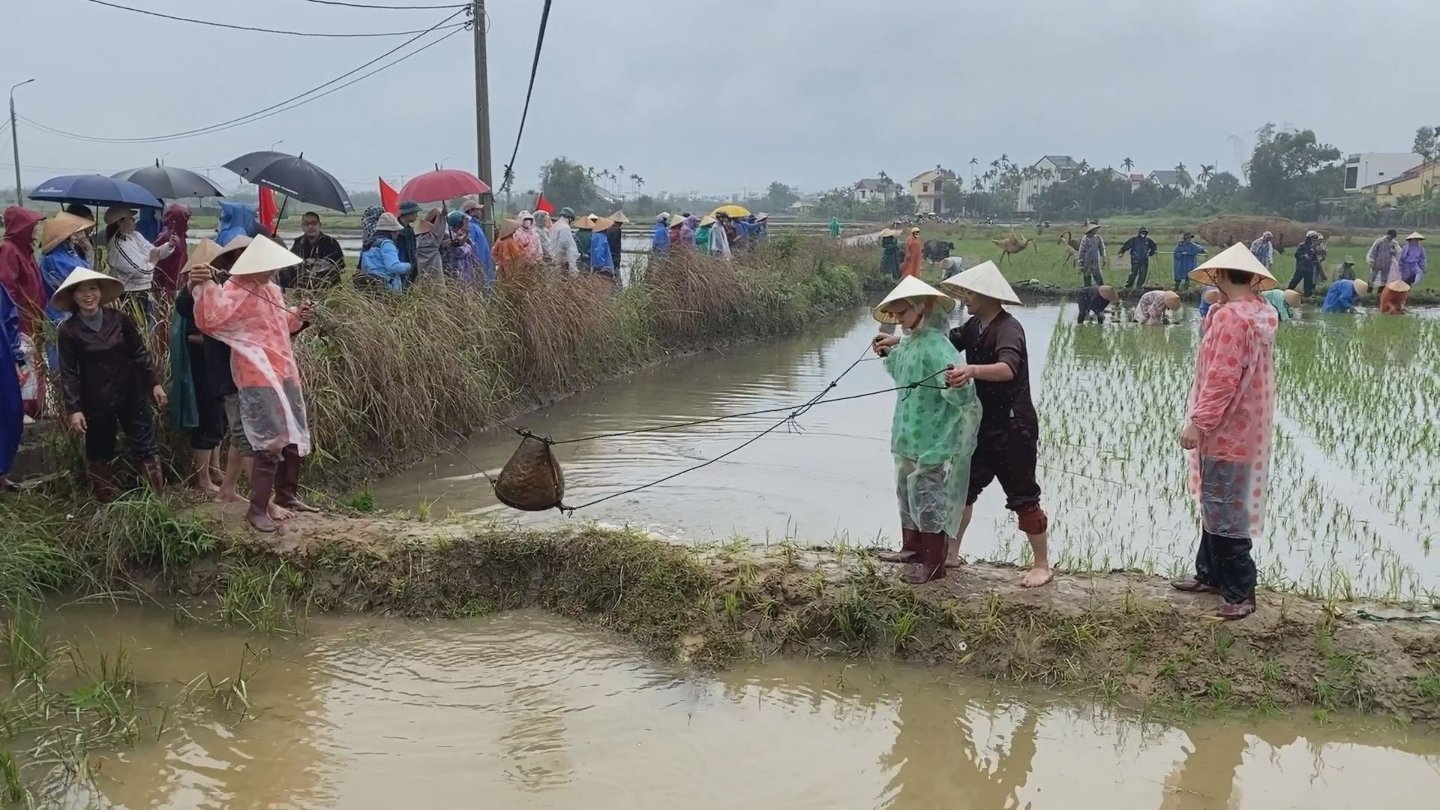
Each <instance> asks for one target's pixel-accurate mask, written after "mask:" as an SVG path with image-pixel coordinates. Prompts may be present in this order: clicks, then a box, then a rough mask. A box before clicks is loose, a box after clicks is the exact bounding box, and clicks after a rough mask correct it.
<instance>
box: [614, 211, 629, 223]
mask: <svg viewBox="0 0 1440 810" xmlns="http://www.w3.org/2000/svg"><path fill="white" fill-rule="evenodd" d="M610 219H611V221H613V222H618V223H620V224H621V225H629V224H630V218H629V217H627V216H625V212H624V211H616V212H615V213H613V214H611V215H610Z"/></svg>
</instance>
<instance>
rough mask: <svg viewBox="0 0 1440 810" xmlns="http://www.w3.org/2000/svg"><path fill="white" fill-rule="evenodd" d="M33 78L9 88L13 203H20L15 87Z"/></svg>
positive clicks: (31, 80)
mask: <svg viewBox="0 0 1440 810" xmlns="http://www.w3.org/2000/svg"><path fill="white" fill-rule="evenodd" d="M33 81H35V80H34V79H26V80H25V81H23V82H20V83H19V84H17V85H15V87H11V88H10V147H11V151H12V152H13V154H14V155H15V204H16V205H20V204H21V203H20V128H19V127H17V126H16V125H15V89H16V88H17V87H24V86H25V85H27V84H29V83H30V82H33Z"/></svg>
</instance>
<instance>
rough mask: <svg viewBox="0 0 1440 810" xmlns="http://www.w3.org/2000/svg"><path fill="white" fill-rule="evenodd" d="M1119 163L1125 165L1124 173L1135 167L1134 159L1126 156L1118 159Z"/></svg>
mask: <svg viewBox="0 0 1440 810" xmlns="http://www.w3.org/2000/svg"><path fill="white" fill-rule="evenodd" d="M1120 165H1121V166H1124V167H1125V173H1126V174H1129V173H1130V171H1131V170H1132V169H1134V168H1135V161H1133V160H1131V159H1130V158H1128V157H1127V158H1125V159H1124V160H1122V161H1120Z"/></svg>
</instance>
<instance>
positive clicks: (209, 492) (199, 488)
mask: <svg viewBox="0 0 1440 810" xmlns="http://www.w3.org/2000/svg"><path fill="white" fill-rule="evenodd" d="M195 491H196V492H199V493H200V494H201V495H204V496H205V497H207V498H213V497H215V496H216V495H219V494H220V487H218V486H215V484H214V482H212V481H211V480H210V479H209V478H206V479H205V480H203V481H200V482H199V483H197V484H196V485H195Z"/></svg>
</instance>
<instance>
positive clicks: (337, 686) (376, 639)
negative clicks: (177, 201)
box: [49, 607, 1440, 810]
mask: <svg viewBox="0 0 1440 810" xmlns="http://www.w3.org/2000/svg"><path fill="white" fill-rule="evenodd" d="M51 628H52V630H54V631H56V632H57V634H59V635H60V636H62V637H64V638H67V639H69V640H70V641H71V642H72V643H75V644H76V645H77V646H78V647H80V648H81V649H82V651H85V650H91V649H94V648H95V647H97V646H99V647H100V648H102V649H106V650H112V651H113V650H114V648H115V645H116V644H117V643H119V644H123V645H125V647H126V648H127V649H128V650H129V652H130V658H131V660H132V661H133V664H134V667H135V670H136V672H135V674H136V677H137V679H138V682H139V684H140V694H141V698H142V702H146V703H148V704H149V705H155V704H159V703H161V702H164V701H166V700H167V699H169V698H170V697H172V696H173V695H175V694H176V693H177V691H179V688H180V685H181V684H184V683H187V682H190V681H192V680H193V679H195V678H196V677H197V676H199V675H201V674H202V673H205V672H207V671H208V673H209V674H210V675H211V676H212V678H214V679H215V680H220V679H221V678H225V677H233V676H234V675H235V674H236V672H238V671H239V670H240V665H241V661H242V658H244V659H246V660H251V661H253V657H252V656H250V655H249V654H247V652H246V648H247V645H249V646H250V648H251V649H252V650H259V651H260V652H261V660H260V663H259V664H258V665H257V664H254V663H251V664H249V665H247V666H246V668H245V674H246V681H245V686H246V689H247V692H248V699H249V705H250V708H249V712H248V716H246V717H245V718H244V719H241V718H240V716H239V714H238V713H237V712H236V711H232V710H228V709H226V708H224V707H222V706H221V705H219V704H218V702H217V701H215V700H213V699H211V698H207V697H206V696H205V695H203V694H197V695H195V696H192V698H191V699H190V700H189V701H188V703H187V704H186V705H185V706H183V707H180V708H177V709H173V710H172V713H171V715H170V717H169V722H168V729H167V730H166V731H165V732H164V733H162V734H160V735H159V738H158V739H154V738H153V737H152V738H151V739H149V740H146V741H143V742H141V743H140V744H139V745H138V746H137V747H135V748H133V749H127V750H123V751H116V752H106V753H103V754H100V755H99V756H98V759H97V764H98V765H99V771H98V775H97V780H96V782H95V785H94V787H93V789H88V790H79V789H75V788H70V789H67V790H65V800H64V802H63V804H65V805H66V806H70V807H77V808H78V807H96V806H102V807H111V806H113V807H121V808H230V807H284V808H331V807H335V808H346V809H347V810H368V809H369V808H376V809H377V810H379V809H381V808H385V809H387V810H388V808H393V807H408V806H413V805H414V803H415V800H416V799H417V798H422V797H423V799H422V804H423V806H425V807H434V808H461V807H486V808H554V809H555V810H568V808H575V810H610V808H614V809H615V810H632V809H633V808H650V807H654V808H675V807H685V808H733V807H754V808H769V807H795V808H830V807H835V808H868V807H876V808H896V809H899V808H914V810H932V808H938V807H957V808H977V810H978V809H979V808H984V809H985V810H991V808H1002V807H1028V808H1032V810H1044V808H1090V807H1094V808H1113V807H1125V808H1156V809H1157V810H1159V809H1162V808H1163V809H1164V810H1180V809H1181V808H1192V809H1194V810H1200V809H1201V808H1215V809H1216V810H1221V809H1222V808H1264V810H1276V809H1277V808H1289V807H1303V808H1307V810H1316V809H1317V808H1350V807H1359V806H1372V807H1396V808H1399V807H1418V806H1422V805H1423V804H1424V799H1423V797H1426V796H1433V795H1434V794H1435V791H1436V790H1440V739H1437V738H1427V737H1424V736H1422V735H1419V734H1416V733H1402V732H1400V731H1396V730H1394V729H1390V730H1388V731H1383V732H1382V731H1366V730H1361V729H1357V728H1354V727H1350V726H1347V725H1343V724H1331V725H1327V726H1324V727H1310V726H1308V725H1304V724H1301V725H1295V724H1294V723H1290V724H1285V723H1280V722H1264V721H1246V722H1243V723H1238V722H1237V723H1215V722H1207V723H1200V724H1193V725H1187V726H1185V727H1173V726H1167V725H1161V724H1155V723H1141V722H1139V721H1138V720H1137V719H1135V718H1133V717H1130V716H1126V715H1117V714H1112V713H1108V712H1103V711H1096V710H1093V709H1086V708H1081V707H1078V706H1075V705H1071V704H1066V703H1060V702H1054V701H1053V700H1046V699H1044V698H1041V697H1038V696H1036V695H1033V694H1024V693H1017V692H1010V691H994V690H993V689H992V688H991V687H990V686H988V685H985V684H979V683H975V682H969V681H964V680H957V679H956V678H955V677H954V676H953V674H950V673H940V672H936V671H932V670H927V669H919V668H897V667H891V666H883V665H871V664H845V663H815V662H797V661H771V662H767V663H766V664H764V665H761V666H757V667H755V668H753V669H750V670H741V671H735V672H729V673H726V674H724V675H721V676H719V677H718V678H717V677H709V676H696V675H693V674H687V673H685V672H682V671H680V670H677V669H673V668H670V667H667V666H664V665H658V664H655V663H652V662H650V661H647V660H646V659H645V658H644V657H643V656H641V655H639V654H638V653H637V652H636V651H635V650H633V649H630V648H629V647H628V646H627V645H625V644H624V643H622V642H619V641H617V640H616V639H614V638H611V637H609V636H607V635H604V634H600V633H596V632H593V631H590V630H588V629H585V628H583V627H580V626H578V625H575V624H573V623H570V622H567V621H564V620H560V619H556V618H554V617H551V616H548V615H545V614H539V613H532V612H528V611H526V612H515V613H508V614H503V615H499V616H494V617H488V618H483V619H474V620H467V621H459V622H433V623H407V622H400V621H392V620H385V619H380V618H375V617H358V618H336V617H323V618H317V619H313V620H311V622H310V623H309V625H308V626H307V628H306V630H307V633H306V635H305V636H304V637H302V638H300V639H296V640H290V641H275V640H263V639H256V638H247V637H245V636H243V635H240V634H238V633H233V632H227V631H220V630H215V629H211V628H195V627H192V628H188V629H181V628H179V627H177V626H176V624H175V623H174V622H173V621H172V619H171V617H170V615H169V614H168V613H166V612H164V611H160V610H156V609H140V608H125V609H122V610H121V611H120V612H118V613H116V612H112V611H111V609H110V608H108V607H105V608H82V609H77V608H67V609H64V610H62V611H60V612H59V613H58V614H57V615H56V616H54V617H53V618H52V622H51ZM95 639H102V640H103V642H96V641H95ZM59 784H60V783H59V782H58V780H57V781H52V782H51V783H50V785H49V789H50V790H60V789H61V788H60V787H59Z"/></svg>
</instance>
